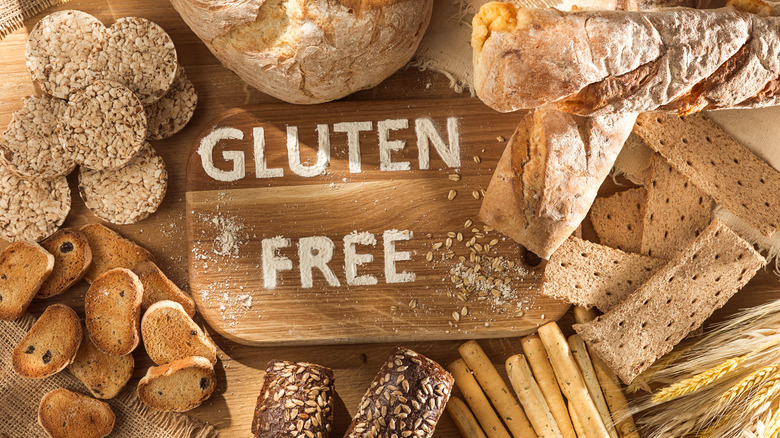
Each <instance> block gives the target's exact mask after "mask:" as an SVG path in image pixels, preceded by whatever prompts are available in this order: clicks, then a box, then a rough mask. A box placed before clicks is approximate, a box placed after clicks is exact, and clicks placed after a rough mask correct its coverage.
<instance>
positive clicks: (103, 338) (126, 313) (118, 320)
mask: <svg viewBox="0 0 780 438" xmlns="http://www.w3.org/2000/svg"><path fill="white" fill-rule="evenodd" d="M143 293H144V288H143V285H141V280H139V279H138V276H136V275H135V274H134V273H133V271H131V270H129V269H124V268H116V269H112V270H110V271H108V272H106V273H105V274H103V275H101V276H100V277H98V278H97V279H95V281H94V282H92V285H91V286H90V287H89V290H87V293H86V295H85V296H84V313H85V321H86V324H87V332H88V333H89V337H90V339H92V342H93V343H94V344H95V346H96V347H97V348H99V349H100V350H101V351H103V352H105V353H109V354H115V355H118V356H122V355H125V354H129V353H130V352H132V351H133V350H134V349H135V347H137V346H138V343H139V342H140V340H141V337H140V336H139V334H138V325H139V319H140V318H141V300H142V299H143Z"/></svg>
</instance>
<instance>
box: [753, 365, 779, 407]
mask: <svg viewBox="0 0 780 438" xmlns="http://www.w3.org/2000/svg"><path fill="white" fill-rule="evenodd" d="M778 391H780V373H778V372H775V373H774V374H772V375H771V377H770V378H769V379H767V380H766V381H765V382H764V383H763V384H761V386H760V387H759V388H758V391H756V395H754V396H753V397H752V398H751V399H750V403H749V404H748V406H747V409H746V411H747V412H753V411H755V410H757V409H758V408H759V407H760V406H761V405H763V404H764V403H766V402H767V401H768V400H770V399H771V398H772V397H774V396H775V394H777V392H778Z"/></svg>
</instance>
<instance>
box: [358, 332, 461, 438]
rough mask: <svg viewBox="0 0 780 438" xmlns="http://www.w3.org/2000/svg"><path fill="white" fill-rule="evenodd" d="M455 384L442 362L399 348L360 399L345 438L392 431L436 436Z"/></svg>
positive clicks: (390, 433) (398, 433)
mask: <svg viewBox="0 0 780 438" xmlns="http://www.w3.org/2000/svg"><path fill="white" fill-rule="evenodd" d="M453 383H454V379H453V378H452V375H451V374H450V373H448V372H447V370H445V369H444V368H442V367H441V365H439V364H437V363H436V362H434V361H432V360H430V359H428V358H427V357H425V356H422V355H420V354H418V353H415V352H414V351H412V350H409V349H407V348H402V347H397V348H396V349H395V351H393V353H392V354H391V355H390V357H389V358H388V359H387V361H386V362H385V364H384V366H382V369H380V370H379V373H378V374H377V375H376V377H375V378H374V381H373V382H371V386H370V387H369V388H368V391H366V393H365V395H363V398H362V399H361V400H360V404H359V405H358V411H357V413H356V414H355V416H354V417H353V418H352V424H350V426H349V429H347V433H346V434H344V438H362V437H366V436H377V437H379V436H391V435H392V432H394V433H395V434H397V435H398V436H399V437H401V436H413V437H421V438H430V437H432V436H433V430H434V429H435V428H436V423H437V422H438V421H439V417H441V414H442V412H444V406H445V405H446V404H447V400H449V399H450V393H451V391H452V384H453ZM388 394H389V396H388ZM399 413H403V416H401V415H399ZM391 431H392V432H391Z"/></svg>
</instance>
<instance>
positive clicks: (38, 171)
mask: <svg viewBox="0 0 780 438" xmlns="http://www.w3.org/2000/svg"><path fill="white" fill-rule="evenodd" d="M64 108H65V104H64V103H63V101H61V100H59V99H55V98H52V97H48V96H41V97H36V96H28V97H25V98H24V106H23V107H22V109H20V110H19V111H17V112H15V113H14V115H13V119H12V120H11V123H10V124H9V125H8V129H6V131H5V132H4V133H3V136H2V137H0V155H1V156H2V157H3V160H5V163H6V164H7V165H8V168H9V169H10V170H11V171H12V172H14V173H15V174H17V175H19V176H20V177H22V178H24V179H44V180H51V179H54V178H56V177H58V176H64V175H67V174H69V173H71V172H72V171H73V169H75V168H76V163H75V162H74V161H73V159H72V158H71V157H70V155H69V154H68V153H66V152H65V148H64V147H62V144H61V143H60V139H59V137H58V136H57V119H58V118H59V116H60V113H61V111H62V110H64Z"/></svg>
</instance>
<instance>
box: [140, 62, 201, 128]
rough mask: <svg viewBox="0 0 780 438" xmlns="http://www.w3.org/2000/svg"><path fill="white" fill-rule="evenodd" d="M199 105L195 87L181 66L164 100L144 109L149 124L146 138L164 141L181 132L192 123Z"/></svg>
mask: <svg viewBox="0 0 780 438" xmlns="http://www.w3.org/2000/svg"><path fill="white" fill-rule="evenodd" d="M197 105H198V93H197V92H195V85H193V84H192V81H190V80H189V78H187V75H186V74H185V73H184V67H183V66H182V65H181V64H179V69H178V70H177V71H176V77H175V78H174V80H173V84H172V85H171V88H170V89H168V92H167V93H166V94H165V96H163V97H162V99H160V100H158V101H157V102H155V103H153V104H151V105H149V106H147V107H146V108H144V109H145V110H146V120H147V123H148V126H147V131H146V136H147V138H148V139H149V140H163V139H166V138H168V137H170V136H172V135H173V134H176V133H177V132H179V131H181V130H182V129H183V128H184V127H185V126H187V123H189V122H190V119H191V118H192V115H193V114H195V107H196V106H197Z"/></svg>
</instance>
